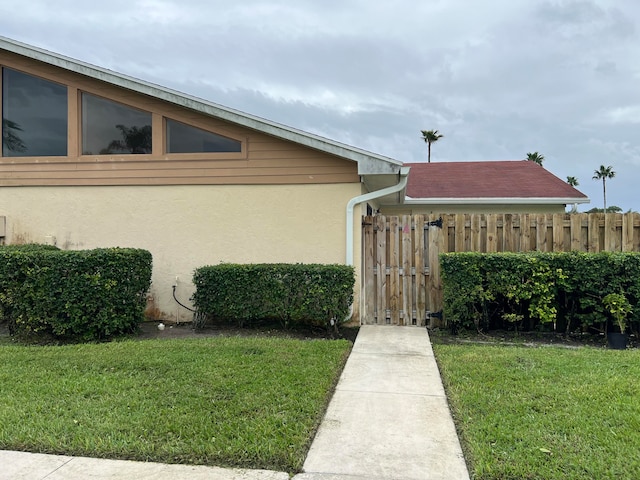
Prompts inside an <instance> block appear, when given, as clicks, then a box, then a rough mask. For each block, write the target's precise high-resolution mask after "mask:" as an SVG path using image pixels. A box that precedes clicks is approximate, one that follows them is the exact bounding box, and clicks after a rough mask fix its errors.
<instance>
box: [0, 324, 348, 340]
mask: <svg viewBox="0 0 640 480" xmlns="http://www.w3.org/2000/svg"><path fill="white" fill-rule="evenodd" d="M160 323H161V322H157V321H153V322H143V323H141V324H140V328H139V330H138V332H137V333H135V334H134V335H131V336H130V338H132V339H137V340H149V339H170V338H203V337H221V336H226V337H231V336H233V337H237V336H243V337H280V338H296V339H299V340H316V339H335V338H341V339H346V340H350V341H351V342H355V339H356V336H357V335H358V330H359V328H358V327H343V328H341V329H340V332H339V333H338V335H332V334H331V333H330V332H327V331H326V330H323V329H310V328H304V329H303V328H298V329H289V330H283V329H281V328H280V327H279V326H278V325H259V326H254V327H247V328H240V327H236V326H232V325H206V326H205V327H203V328H199V329H194V328H193V327H192V325H191V323H181V324H164V329H159V328H158V325H159V324H160ZM13 340H14V339H13V338H12V337H11V336H10V335H9V329H8V327H7V323H6V322H0V344H3V343H4V344H7V343H12V342H13Z"/></svg>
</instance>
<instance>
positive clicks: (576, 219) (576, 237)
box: [569, 213, 584, 251]
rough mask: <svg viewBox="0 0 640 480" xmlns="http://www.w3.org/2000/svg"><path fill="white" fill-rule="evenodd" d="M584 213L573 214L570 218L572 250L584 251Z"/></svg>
mask: <svg viewBox="0 0 640 480" xmlns="http://www.w3.org/2000/svg"><path fill="white" fill-rule="evenodd" d="M582 216H583V214H582V213H572V214H571V215H569V217H570V224H571V226H570V229H571V245H570V248H571V250H578V251H580V250H584V247H583V245H582V218H583V217H582Z"/></svg>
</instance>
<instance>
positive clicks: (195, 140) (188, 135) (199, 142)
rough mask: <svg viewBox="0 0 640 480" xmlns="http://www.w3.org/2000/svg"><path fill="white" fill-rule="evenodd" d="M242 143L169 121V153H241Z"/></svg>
mask: <svg viewBox="0 0 640 480" xmlns="http://www.w3.org/2000/svg"><path fill="white" fill-rule="evenodd" d="M241 146H242V145H241V143H240V142H239V141H238V140H234V139H232V138H228V137H223V136H222V135H217V134H215V133H211V132H207V131H205V130H201V129H199V128H196V127H192V126H190V125H185V124H184V123H180V122H176V121H175V120H171V119H169V118H168V119H167V153H201V152H240V151H241Z"/></svg>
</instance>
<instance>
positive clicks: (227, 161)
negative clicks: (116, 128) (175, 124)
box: [0, 51, 359, 186]
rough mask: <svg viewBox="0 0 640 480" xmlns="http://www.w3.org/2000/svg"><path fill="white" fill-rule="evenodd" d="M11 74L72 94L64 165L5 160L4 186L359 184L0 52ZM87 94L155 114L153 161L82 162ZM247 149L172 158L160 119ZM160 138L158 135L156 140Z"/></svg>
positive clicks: (284, 145)
mask: <svg viewBox="0 0 640 480" xmlns="http://www.w3.org/2000/svg"><path fill="white" fill-rule="evenodd" d="M0 66H6V67H9V68H13V69H15V70H19V71H22V72H25V73H29V74H32V75H36V76H39V77H42V78H45V79H48V80H51V81H54V82H58V83H61V84H64V85H67V86H68V98H69V132H68V153H69V155H68V156H66V157H6V158H3V157H0V186H39V185H87V186H89V185H232V184H243V185H259V184H263V185H264V184H314V183H358V182H359V176H358V168H357V163H356V162H353V161H350V160H346V159H342V158H339V157H336V156H333V155H329V154H326V153H323V152H319V151H317V150H313V149H311V148H306V147H303V146H300V145H297V144H295V143H293V142H287V141H284V140H280V139H278V138H275V137H271V136H269V135H266V134H263V133H261V132H257V131H253V130H250V129H247V128H244V127H240V126H237V125H234V124H232V123H229V122H226V121H224V120H221V119H219V118H214V117H209V116H207V115H204V114H201V113H199V112H195V111H192V110H189V109H187V108H183V107H180V106H177V105H173V104H171V103H168V102H165V101H163V100H160V99H158V98H154V97H150V96H147V95H143V94H139V93H136V92H131V91H128V90H126V89H123V88H120V87H117V86H114V85H111V84H108V83H104V82H100V81H98V80H95V79H92V78H88V77H85V76H83V75H79V74H76V73H73V72H69V71H67V70H64V69H62V68H57V67H54V66H52V65H48V64H44V63H41V62H38V61H35V60H31V59H28V58H24V57H21V56H19V55H14V54H11V53H9V52H2V51H0ZM81 92H87V93H91V94H95V95H99V96H103V97H105V98H108V99H111V100H114V101H117V102H121V103H124V104H126V105H130V106H132V107H135V108H139V109H142V110H146V111H149V112H152V113H153V131H154V135H153V153H152V154H149V155H79V153H80V152H81V146H80V141H81V133H80V127H79V121H80V99H79V96H80V94H81ZM164 117H166V118H171V119H174V120H177V121H180V122H183V123H186V124H189V125H192V126H194V127H197V128H202V129H204V130H207V131H212V132H214V133H217V134H220V135H224V136H227V137H230V138H233V139H236V140H239V141H241V142H242V151H241V152H239V153H191V154H167V153H165V151H164V145H165V140H164V139H165V136H164V125H163V124H164V122H163V118H164ZM160 132H161V135H158V133H160Z"/></svg>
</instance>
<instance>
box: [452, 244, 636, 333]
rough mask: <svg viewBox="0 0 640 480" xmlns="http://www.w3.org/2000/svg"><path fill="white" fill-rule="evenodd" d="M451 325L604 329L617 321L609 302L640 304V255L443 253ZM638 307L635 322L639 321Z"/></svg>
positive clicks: (633, 314) (478, 327)
mask: <svg viewBox="0 0 640 480" xmlns="http://www.w3.org/2000/svg"><path fill="white" fill-rule="evenodd" d="M440 262H441V268H442V281H443V288H444V314H445V317H446V318H447V322H448V324H449V326H452V327H453V328H457V327H459V326H462V327H475V328H477V329H478V330H484V329H492V328H505V327H519V328H526V329H528V330H532V329H535V328H539V329H549V330H563V331H566V332H570V331H575V330H588V329H593V328H595V329H600V330H602V329H603V321H606V320H607V319H608V320H612V317H611V313H610V311H609V310H607V309H606V308H605V306H604V303H603V299H604V298H605V297H606V296H607V295H608V294H610V293H622V294H624V296H625V297H626V298H627V299H628V300H629V302H630V303H631V305H636V304H637V303H638V301H640V254H638V253H629V252H624V253H620V252H616V253H611V252H602V253H584V252H569V253H538V252H531V253H492V254H484V253H470V252H466V253H445V254H442V255H441V256H440ZM637 310H638V309H634V311H633V313H632V315H631V317H630V318H629V320H630V321H631V322H636V323H638V322H639V321H640V315H639V313H638V312H637Z"/></svg>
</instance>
